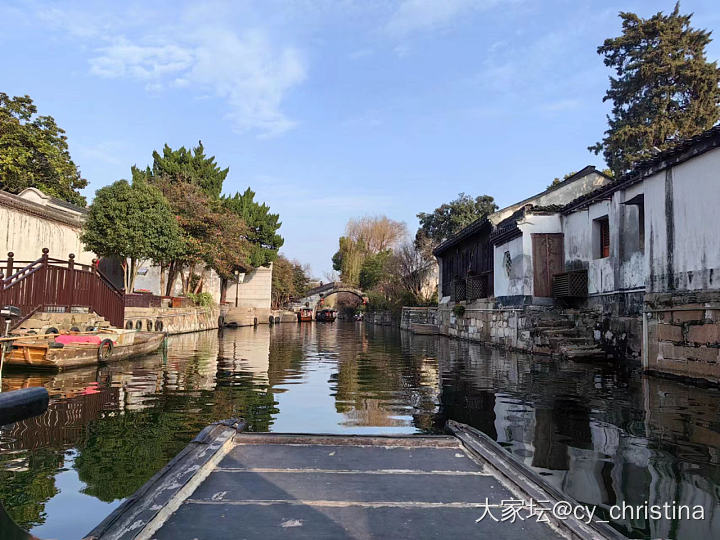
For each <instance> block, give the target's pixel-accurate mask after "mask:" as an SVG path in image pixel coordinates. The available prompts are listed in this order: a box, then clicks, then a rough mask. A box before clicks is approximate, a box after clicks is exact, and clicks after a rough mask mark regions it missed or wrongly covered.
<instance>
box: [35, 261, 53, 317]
mask: <svg viewBox="0 0 720 540" xmlns="http://www.w3.org/2000/svg"><path fill="white" fill-rule="evenodd" d="M48 253H50V250H49V249H48V248H42V257H41V258H42V268H43V269H42V279H43V281H44V284H43V285H42V287H38V288H37V289H35V290H37V295H38V296H39V299H36V300H35V302H34V304H35V305H36V306H39V307H40V309H41V310H42V309H45V306H46V305H48V304H49V302H48V298H49V296H50V294H52V292H51V291H50V287H49V284H48V277H49V273H48Z"/></svg>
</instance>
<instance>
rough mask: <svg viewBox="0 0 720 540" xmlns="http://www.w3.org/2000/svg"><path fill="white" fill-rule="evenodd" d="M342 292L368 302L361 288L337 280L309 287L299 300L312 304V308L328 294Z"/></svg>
mask: <svg viewBox="0 0 720 540" xmlns="http://www.w3.org/2000/svg"><path fill="white" fill-rule="evenodd" d="M343 292H344V293H350V294H353V295H355V296H357V297H358V298H359V299H360V300H361V301H362V302H363V303H365V304H367V302H368V297H367V295H366V294H365V293H364V292H363V291H362V290H360V289H356V288H355V287H351V286H349V285H345V284H344V283H341V282H339V281H334V282H331V283H326V284H324V285H321V286H319V287H315V288H313V289H310V290H309V291H307V292H306V293H305V297H304V298H302V299H301V300H300V302H301V303H302V304H305V305H312V307H313V309H314V308H315V307H316V306H317V305H318V304H321V303H322V301H323V299H325V298H327V297H328V296H331V295H333V294H337V293H343Z"/></svg>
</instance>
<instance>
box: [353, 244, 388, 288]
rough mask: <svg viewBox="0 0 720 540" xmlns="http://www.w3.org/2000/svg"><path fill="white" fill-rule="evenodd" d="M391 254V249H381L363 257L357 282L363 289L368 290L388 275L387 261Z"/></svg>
mask: <svg viewBox="0 0 720 540" xmlns="http://www.w3.org/2000/svg"><path fill="white" fill-rule="evenodd" d="M391 256H392V251H391V250H389V249H388V250H385V251H381V252H380V253H375V254H371V255H368V256H367V257H365V260H364V261H363V263H362V266H361V267H360V275H359V279H358V281H359V284H360V288H361V289H362V290H363V291H369V290H371V289H373V288H375V287H377V286H378V285H380V283H381V282H382V281H383V280H385V279H386V278H387V276H388V273H389V272H388V270H389V269H388V263H389V261H390V258H391Z"/></svg>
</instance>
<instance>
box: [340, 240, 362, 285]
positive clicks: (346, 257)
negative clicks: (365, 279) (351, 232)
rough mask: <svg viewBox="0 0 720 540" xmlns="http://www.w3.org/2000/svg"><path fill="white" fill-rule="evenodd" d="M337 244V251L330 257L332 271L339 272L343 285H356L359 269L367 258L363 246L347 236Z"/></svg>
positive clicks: (360, 242)
mask: <svg viewBox="0 0 720 540" xmlns="http://www.w3.org/2000/svg"><path fill="white" fill-rule="evenodd" d="M338 244H339V247H338V250H337V252H336V253H335V254H334V255H333V257H332V261H333V270H336V271H338V272H340V279H341V280H342V282H343V283H346V284H347V285H358V283H359V279H360V269H361V268H362V264H363V261H364V260H365V257H366V256H367V250H366V249H365V245H364V244H363V242H362V241H355V240H353V239H352V238H350V237H347V236H341V237H340V238H339V240H338Z"/></svg>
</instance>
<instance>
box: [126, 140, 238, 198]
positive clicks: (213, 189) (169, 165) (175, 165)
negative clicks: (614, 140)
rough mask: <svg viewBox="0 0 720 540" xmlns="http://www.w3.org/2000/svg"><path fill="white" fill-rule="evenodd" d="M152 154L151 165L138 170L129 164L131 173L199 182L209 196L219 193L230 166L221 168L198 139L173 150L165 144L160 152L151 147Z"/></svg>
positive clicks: (177, 180) (197, 183) (193, 182)
mask: <svg viewBox="0 0 720 540" xmlns="http://www.w3.org/2000/svg"><path fill="white" fill-rule="evenodd" d="M152 156H153V164H152V168H150V167H147V169H145V170H144V171H142V170H139V169H138V168H137V167H133V176H134V177H135V176H138V175H144V176H146V177H147V178H152V177H156V178H169V179H171V180H172V181H173V182H188V183H191V184H195V185H197V186H199V187H200V188H201V189H202V190H203V191H204V192H205V193H206V194H207V195H209V196H210V197H212V198H213V199H217V198H218V197H220V192H221V191H222V186H223V182H224V181H225V178H226V177H227V175H228V172H229V170H230V169H229V168H225V169H221V168H220V167H219V166H218V164H217V162H216V161H215V156H210V157H207V156H206V155H205V148H204V147H203V144H202V141H199V142H198V145H197V146H196V147H195V148H191V149H190V150H188V149H187V148H185V147H184V146H181V147H180V148H178V149H177V150H173V149H172V148H170V146H168V145H167V144H166V145H165V146H164V147H163V153H162V155H160V153H159V152H158V151H153V154H152Z"/></svg>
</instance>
